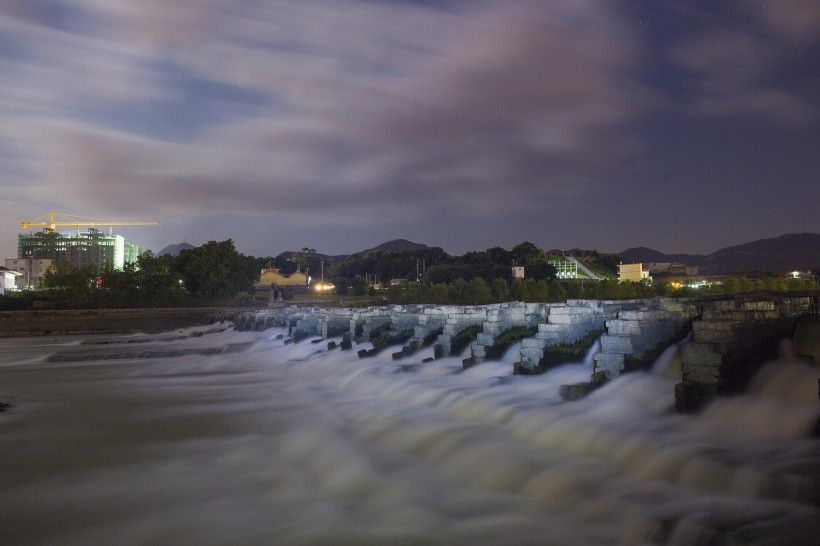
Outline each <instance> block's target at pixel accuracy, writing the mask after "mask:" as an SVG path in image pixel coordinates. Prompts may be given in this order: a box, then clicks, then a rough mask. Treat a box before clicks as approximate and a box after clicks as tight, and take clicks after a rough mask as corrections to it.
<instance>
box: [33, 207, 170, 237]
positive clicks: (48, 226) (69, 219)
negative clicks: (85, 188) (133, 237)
mask: <svg viewBox="0 0 820 546" xmlns="http://www.w3.org/2000/svg"><path fill="white" fill-rule="evenodd" d="M58 215H59V217H60V219H59V220H60V221H56V222H55V221H54V217H55V216H58ZM156 225H157V222H120V221H110V220H95V219H93V218H83V217H82V216H70V215H68V214H63V213H60V212H54V211H52V212H49V213H48V222H46V221H45V215H44V216H41V217H40V218H37V219H35V220H32V221H28V222H20V226H22V227H23V229H25V228H28V227H43V228H45V230H46V231H48V232H52V233H53V232H55V231H57V226H76V227H77V230H79V229H80V226H91V227H94V226H156ZM109 231H110V229H109Z"/></svg>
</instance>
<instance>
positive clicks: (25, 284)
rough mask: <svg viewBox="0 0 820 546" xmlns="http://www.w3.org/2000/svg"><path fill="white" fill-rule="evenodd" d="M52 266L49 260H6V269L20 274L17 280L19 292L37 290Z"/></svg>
mask: <svg viewBox="0 0 820 546" xmlns="http://www.w3.org/2000/svg"><path fill="white" fill-rule="evenodd" d="M50 266H51V260H49V259H48V258H6V268H7V269H13V270H14V271H17V272H19V273H20V276H18V277H17V278H16V279H15V281H14V282H15V285H16V288H17V290H36V289H38V288H39V287H40V282H41V281H42V280H43V275H44V274H45V272H46V269H48V268H49V267H50Z"/></svg>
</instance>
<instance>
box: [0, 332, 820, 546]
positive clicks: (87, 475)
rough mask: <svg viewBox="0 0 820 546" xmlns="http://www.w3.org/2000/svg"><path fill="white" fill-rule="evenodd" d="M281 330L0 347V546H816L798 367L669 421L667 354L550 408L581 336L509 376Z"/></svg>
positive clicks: (806, 376) (816, 413) (812, 372)
mask: <svg viewBox="0 0 820 546" xmlns="http://www.w3.org/2000/svg"><path fill="white" fill-rule="evenodd" d="M282 333H284V331H283V330H268V331H265V332H235V331H231V330H218V329H213V328H212V329H207V328H199V329H190V330H186V331H182V332H177V333H175V334H174V335H168V336H164V337H163V336H158V337H154V338H150V337H148V336H145V337H144V339H137V336H130V337H119V338H105V337H100V336H97V337H94V338H93V340H96V341H97V342H98V343H97V344H78V343H77V340H76V338H65V337H63V338H28V339H19V340H17V339H4V340H0V402H5V403H10V404H12V405H13V407H12V408H11V410H9V411H6V412H4V413H2V414H0V454H2V458H1V460H2V464H0V491H2V494H0V514H2V515H3V524H2V526H0V542H2V543H4V544H16V545H35V544H52V545H61V544H65V545H67V544H93V543H101V544H102V543H109V544H126V545H127V544H135V545H136V544H169V543H177V544H194V543H195V544H202V545H210V544H284V545H303V544H304V545H307V544H316V545H320V544H350V545H354V544H356V545H360V544H379V545H385V544H386V545H390V544H408V543H413V544H470V545H476V544H477V545H497V544H523V545H526V544H574V545H575V544H593V545H594V544H613V543H619V542H620V543H625V544H632V543H650V544H651V543H657V544H692V543H707V542H709V541H710V540H713V541H725V542H726V543H729V542H732V543H737V544H745V543H748V544H754V543H761V542H768V543H784V544H785V543H788V544H813V543H814V541H815V540H816V537H817V536H820V523H818V522H820V508H818V505H820V495H819V494H818V490H819V488H818V481H819V479H818V475H820V441H818V440H817V439H816V438H814V437H813V436H812V430H813V427H814V426H815V425H816V423H817V420H818V418H819V417H820V408H818V403H817V398H816V396H817V393H816V389H817V375H818V374H817V369H816V368H811V367H809V366H807V365H806V364H804V363H800V362H797V361H794V360H793V359H792V360H790V359H788V358H784V359H782V360H781V361H777V362H774V363H771V364H770V365H768V366H767V367H766V368H764V369H763V370H761V372H760V373H759V374H758V376H757V377H756V379H755V381H753V383H752V385H751V388H750V389H749V392H748V393H746V394H745V395H743V396H739V397H735V398H731V399H723V400H718V401H716V402H715V403H714V404H712V405H711V406H710V407H708V408H707V409H706V410H705V411H704V412H703V413H702V414H700V415H698V416H684V415H677V414H675V413H674V409H673V408H674V385H675V383H676V382H677V380H675V379H674V378H671V377H669V376H668V375H667V373H665V372H663V371H662V370H661V368H664V367H666V364H668V362H669V360H670V359H672V358H673V356H672V355H673V353H674V350H673V349H670V353H669V354H668V355H667V354H665V355H662V356H661V357H659V359H658V362H656V365H655V371H654V373H633V374H628V375H625V376H622V377H620V378H618V379H617V380H615V381H613V382H611V383H609V384H607V385H605V386H604V387H602V388H600V389H598V390H596V391H595V392H593V393H591V394H590V395H589V396H587V397H586V398H584V399H582V400H580V401H577V402H565V401H563V400H561V398H560V396H559V395H558V389H559V387H560V385H561V384H567V383H573V382H578V381H585V380H588V379H589V375H590V372H591V369H592V354H594V352H595V350H597V349H596V348H595V347H593V348H591V349H590V351H589V352H588V354H587V355H586V356H585V358H584V360H583V362H579V363H576V364H566V365H563V366H560V367H557V368H555V369H553V370H550V371H549V372H548V373H546V374H544V375H541V376H527V377H523V376H513V375H512V363H513V362H514V361H515V360H517V351H519V350H520V344H518V345H514V346H512V347H511V348H510V349H509V350H508V351H507V353H506V354H505V355H504V357H503V358H502V359H501V360H500V361H497V362H484V363H481V364H478V365H476V366H474V367H472V368H469V369H467V370H464V369H463V367H462V365H461V358H462V357H450V358H444V359H440V360H435V361H432V362H426V363H423V362H422V360H423V359H425V358H428V357H430V356H432V349H429V348H428V349H424V350H422V351H420V352H418V353H416V354H415V355H413V356H411V357H407V358H405V359H402V360H401V361H394V360H392V358H391V354H392V352H395V351H397V350H398V348H395V349H387V350H384V351H383V352H381V353H380V354H378V355H376V356H374V357H372V358H367V359H361V360H360V359H359V358H358V357H357V355H356V352H355V350H354V351H346V352H342V351H340V350H339V349H336V350H332V351H329V350H327V346H326V344H325V343H315V344H314V343H310V341H309V340H306V341H303V342H300V343H298V344H285V343H284V342H283V341H282V340H277V339H276V335H277V334H282ZM194 334H197V335H196V336H195V335H194ZM198 334H202V335H198ZM101 341H108V343H99V342H101ZM135 341H140V342H141V343H135ZM337 341H338V340H337ZM356 348H357V349H360V348H363V346H359V347H356Z"/></svg>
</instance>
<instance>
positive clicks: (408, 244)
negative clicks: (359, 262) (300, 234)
mask: <svg viewBox="0 0 820 546" xmlns="http://www.w3.org/2000/svg"><path fill="white" fill-rule="evenodd" d="M416 248H429V247H428V246H427V245H423V244H421V243H414V242H412V241H408V240H407V239H395V240H393V241H387V242H386V243H382V244H380V245H379V246H375V247H373V248H368V249H367V250H362V251H361V252H354V253H353V254H350V256H356V255H359V254H367V253H368V252H372V251H374V250H379V251H382V252H401V251H403V250H413V249H416ZM294 254H296V252H295V251H292V250H286V251H285V252H282V253H280V254H279V256H277V258H279V257H281V258H285V259H286V260H290V259H292V258H293V255H294ZM313 255H314V256H317V257H319V258H322V259H323V260H325V261H326V262H338V261H342V260H345V259H347V257H348V255H347V254H342V255H339V256H330V255H327V254H321V253H319V252H316V253H315V254H313Z"/></svg>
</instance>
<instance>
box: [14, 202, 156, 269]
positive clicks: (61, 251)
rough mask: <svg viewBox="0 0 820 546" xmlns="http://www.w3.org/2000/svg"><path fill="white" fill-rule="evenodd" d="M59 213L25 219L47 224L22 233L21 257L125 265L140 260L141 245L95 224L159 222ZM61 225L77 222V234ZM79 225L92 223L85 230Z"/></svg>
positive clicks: (78, 264) (24, 224) (32, 224)
mask: <svg viewBox="0 0 820 546" xmlns="http://www.w3.org/2000/svg"><path fill="white" fill-rule="evenodd" d="M58 215H59V213H56V212H51V213H49V215H48V216H49V218H48V221H47V222H46V221H31V222H21V223H20V224H21V226H22V227H23V228H27V227H35V226H36V227H43V228H44V229H43V231H40V232H35V233H21V234H19V236H18V238H17V257H18V258H28V259H49V260H51V261H52V262H53V263H60V262H68V263H70V264H71V265H72V266H74V267H83V266H87V265H94V266H97V268H100V269H102V268H103V267H106V266H113V267H114V268H115V269H122V268H123V266H124V265H125V264H126V263H132V262H136V261H137V258H138V257H139V255H140V247H139V246H137V245H135V244H133V243H131V242H128V241H126V240H125V238H124V237H123V236H122V235H113V234H111V233H110V232H109V233H108V234H107V235H106V234H105V233H103V232H101V231H99V230H98V229H96V227H91V226H100V225H107V226H114V225H122V226H125V225H156V222H119V221H104V220H92V219H87V218H79V217H70V216H66V215H59V216H62V217H64V219H65V221H56V220H55V216H58ZM57 226H76V227H77V233H76V234H70V235H69V234H65V233H58V232H57V229H56V228H57ZM79 226H89V227H88V231H86V232H85V233H81V232H80V228H79Z"/></svg>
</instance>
